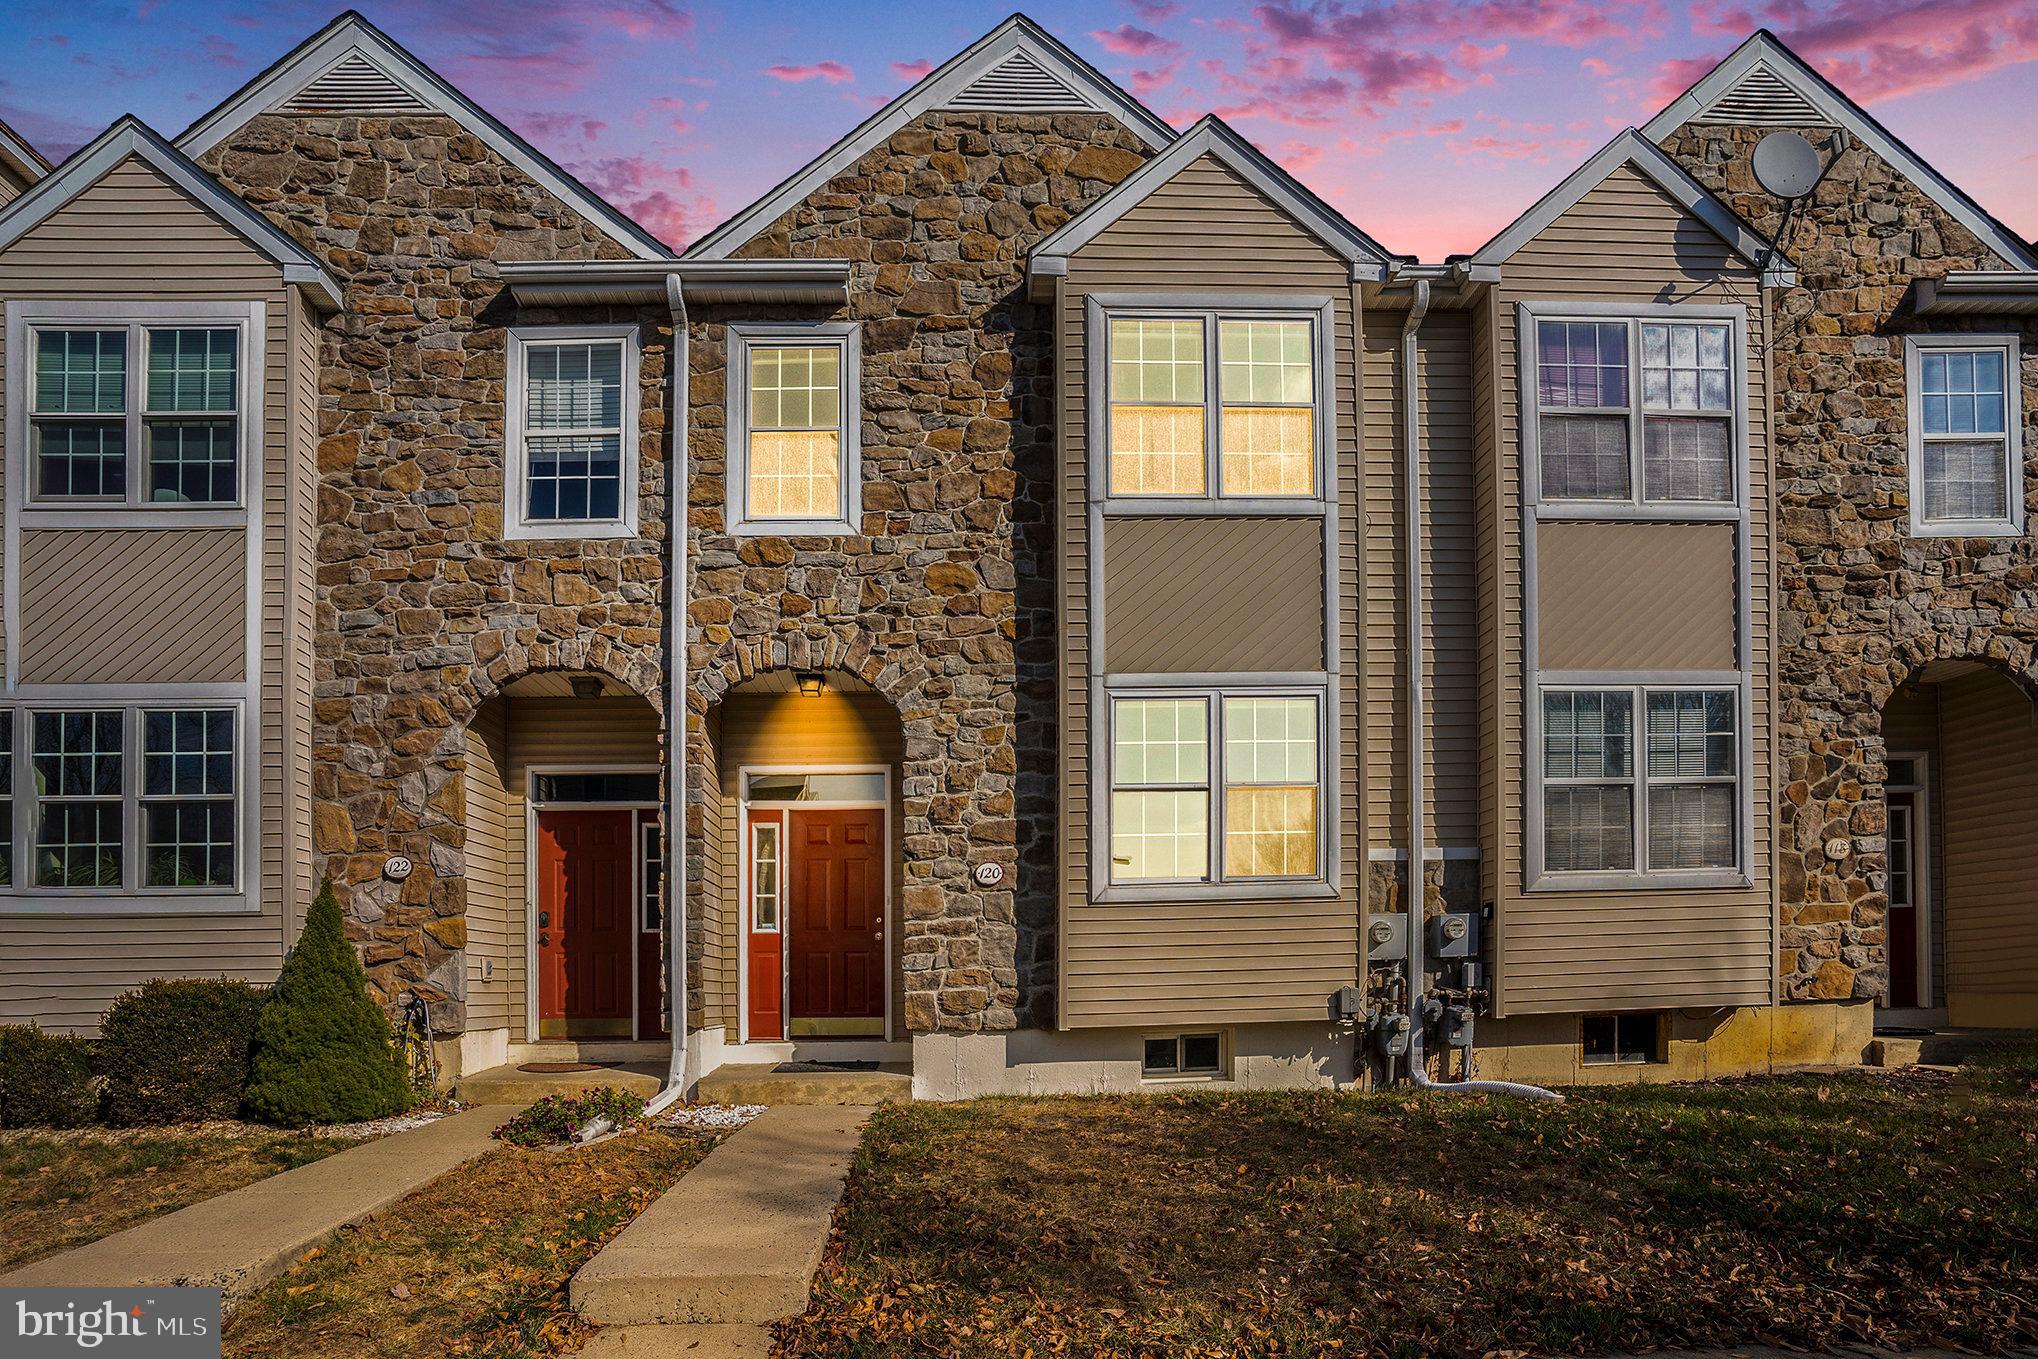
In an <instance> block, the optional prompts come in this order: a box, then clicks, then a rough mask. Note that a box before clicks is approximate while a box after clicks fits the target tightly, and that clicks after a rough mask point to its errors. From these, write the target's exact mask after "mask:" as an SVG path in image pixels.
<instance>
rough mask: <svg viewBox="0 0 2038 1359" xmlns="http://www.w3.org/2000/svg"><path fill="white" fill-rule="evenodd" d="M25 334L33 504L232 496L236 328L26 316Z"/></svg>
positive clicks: (237, 485) (237, 488)
mask: <svg viewBox="0 0 2038 1359" xmlns="http://www.w3.org/2000/svg"><path fill="white" fill-rule="evenodd" d="M31 334H32V335H33V344H34V351H35V375H34V382H33V387H32V390H31V392H30V395H29V410H28V415H29V461H30V466H31V467H32V469H33V471H32V474H31V475H32V481H31V487H30V497H31V501H32V503H34V504H36V505H130V504H145V505H148V506H150V507H157V508H165V507H175V506H186V505H188V506H203V507H218V506H228V505H235V504H237V503H239V501H240V498H241V463H242V415H243V412H242V411H241V409H240V401H241V392H242V389H243V383H242V372H241V350H242V338H243V337H242V332H241V329H240V327H238V326H208V325H199V324H182V325H164V326H157V325H147V324H142V323H129V324H125V325H93V326H90V327H83V326H80V327H72V326H64V327H61V328H59V327H55V326H50V327H42V326H37V327H34V328H33V329H32V331H31Z"/></svg>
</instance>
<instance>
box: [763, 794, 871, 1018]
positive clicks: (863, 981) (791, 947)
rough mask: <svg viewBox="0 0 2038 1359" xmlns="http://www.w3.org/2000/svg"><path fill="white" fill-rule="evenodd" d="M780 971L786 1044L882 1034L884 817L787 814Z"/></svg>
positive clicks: (852, 813)
mask: <svg viewBox="0 0 2038 1359" xmlns="http://www.w3.org/2000/svg"><path fill="white" fill-rule="evenodd" d="M787 819H788V821H789V823H790V832H789V838H790V839H791V841H792V858H791V863H790V864H789V865H788V869H787V871H788V877H789V881H790V883H791V886H792V892H791V894H790V900H789V901H788V918H789V920H790V923H791V926H792V932H791V938H789V939H788V940H787V941H786V944H787V949H788V952H789V959H788V963H787V968H786V971H787V973H788V975H789V978H790V982H791V985H790V987H789V988H788V989H789V990H790V992H791V995H790V1000H791V1005H792V1014H791V1022H792V1032H793V1034H794V1036H796V1037H798V1036H808V1035H812V1036H824V1035H831V1034H839V1035H849V1034H860V1035H865V1036H874V1035H880V1034H882V1033H883V1032H884V1015H885V943H884V939H885V845H884V839H885V836H884V827H885V814H884V813H883V812H882V811H879V810H876V809H874V808H873V809H871V810H868V811H864V810H856V811H811V812H809V811H794V812H790V813H788V815H787Z"/></svg>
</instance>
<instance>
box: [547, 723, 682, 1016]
mask: <svg viewBox="0 0 2038 1359" xmlns="http://www.w3.org/2000/svg"><path fill="white" fill-rule="evenodd" d="M664 772H665V770H664V768H663V767H662V766H660V765H655V764H533V765H526V766H525V768H524V790H523V791H524V1041H525V1042H527V1043H542V1042H545V1041H547V1040H546V1039H543V1038H541V1037H539V1035H538V814H539V813H540V812H628V813H630V922H631V924H630V943H631V948H630V1040H631V1041H632V1042H636V1041H637V1040H638V1039H640V1038H642V1037H643V1035H642V1034H640V1033H638V1032H637V1027H638V1017H639V1014H640V1006H639V1003H638V1002H639V997H638V995H637V989H638V983H639V978H638V975H637V973H638V971H639V968H638V966H637V946H638V942H639V941H638V938H637V936H638V935H640V934H642V933H643V930H644V915H643V911H644V882H643V873H644V840H643V834H644V832H643V825H644V822H643V814H644V813H645V812H647V811H648V812H650V813H651V814H652V815H654V816H656V815H657V814H658V813H659V811H660V810H661V808H660V806H659V804H658V803H656V802H540V801H539V800H538V796H537V790H538V777H539V776H540V775H553V774H663V773H664ZM670 914H671V912H669V911H668V912H667V915H668V916H669V915H670ZM552 1041H561V1040H552ZM563 1041H568V1042H571V1041H573V1040H571V1039H567V1040H563Z"/></svg>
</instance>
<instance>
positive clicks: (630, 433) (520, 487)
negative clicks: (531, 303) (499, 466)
mask: <svg viewBox="0 0 2038 1359" xmlns="http://www.w3.org/2000/svg"><path fill="white" fill-rule="evenodd" d="M589 340H620V341H621V342H622V345H623V392H622V397H623V427H622V476H623V486H622V494H621V495H620V496H619V497H618V498H617V502H616V503H617V508H618V510H619V513H618V514H617V516H616V517H615V518H613V519H532V518H530V517H529V515H528V514H527V513H526V512H525V506H526V505H527V504H529V499H528V497H527V496H526V495H525V477H526V476H527V475H528V473H529V470H530V456H529V449H528V446H527V443H526V439H525V433H524V401H525V393H526V389H527V386H528V383H529V378H528V377H527V375H526V371H525V363H526V361H527V358H528V354H529V351H530V350H531V349H533V348H542V347H545V346H549V345H562V344H582V343H586V342H587V341H589ZM642 347H643V340H642V336H641V334H640V332H639V330H638V328H637V327H636V326H634V325H629V324H622V325H603V326H519V327H516V328H514V329H512V330H511V331H510V332H509V352H508V354H507V356H506V357H507V359H508V363H509V372H508V375H507V377H506V379H505V381H504V388H503V391H504V395H503V405H504V410H503V478H502V484H503V508H502V536H503V537H504V538H506V539H516V540H521V539H534V538H545V539H575V538H579V539H601V538H634V537H636V536H637V482H638V476H639V473H638V450H637V443H638V439H639V437H640V424H639V416H638V412H639V406H640V396H641V394H640V392H639V390H638V374H639V370H640V368H641V362H642Z"/></svg>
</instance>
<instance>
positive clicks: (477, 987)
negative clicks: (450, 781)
mask: <svg viewBox="0 0 2038 1359" xmlns="http://www.w3.org/2000/svg"><path fill="white" fill-rule="evenodd" d="M508 706H509V701H508V700H501V699H499V700H496V701H494V702H490V703H484V704H483V705H482V706H481V710H480V711H479V712H477V713H475V714H474V720H473V721H472V722H470V723H468V724H467V752H466V757H467V762H466V768H465V769H464V770H463V771H462V773H461V782H462V788H463V795H464V797H465V799H466V822H467V838H466V842H465V844H464V846H463V848H462V857H463V858H464V859H465V860H466V867H467V1027H468V1028H470V1029H476V1030H480V1029H501V1028H509V1027H510V1026H511V1025H512V1024H517V1025H518V1027H517V1028H516V1029H515V1031H514V1032H513V1033H512V1035H511V1036H512V1037H513V1038H516V1039H521V1038H522V1037H523V1030H522V1027H521V1024H520V1023H518V1020H519V1017H520V1016H521V1014H522V1012H523V1000H524V983H525V972H526V955H527V954H528V952H529V949H528V947H527V946H526V942H525V938H524V931H523V928H522V925H523V919H524V910H523V903H522V901H521V900H520V901H518V902H517V903H516V904H515V906H514V907H512V904H511V901H510V862H511V860H512V858H516V859H521V858H522V857H523V853H524V845H523V842H522V841H521V840H516V839H513V838H512V836H511V834H510V816H511V810H510V804H511V800H512V799H511V794H510V788H509V780H508V768H509V762H510V755H509V712H508ZM489 963H492V964H494V968H493V973H494V975H493V976H486V975H484V974H485V973H486V972H487V971H488V969H487V968H486V967H485V966H484V965H485V964H489Z"/></svg>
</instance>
